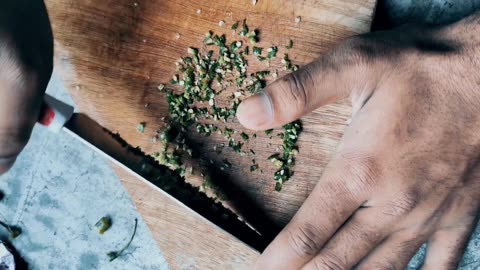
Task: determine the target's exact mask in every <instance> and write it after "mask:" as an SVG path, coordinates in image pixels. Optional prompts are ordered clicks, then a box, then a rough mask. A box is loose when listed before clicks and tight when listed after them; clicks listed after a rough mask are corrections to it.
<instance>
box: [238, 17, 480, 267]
mask: <svg viewBox="0 0 480 270" xmlns="http://www.w3.org/2000/svg"><path fill="white" fill-rule="evenodd" d="M479 34H480V16H479V15H474V16H471V17H469V18H466V19H464V20H462V21H459V22H457V23H455V24H452V25H449V26H444V27H413V26H411V27H404V28H401V29H398V30H395V31H389V32H375V33H370V34H366V35H361V36H357V37H353V38H350V39H348V40H346V41H344V42H343V43H341V44H340V45H339V46H338V47H336V48H335V49H333V50H332V51H330V52H328V53H326V54H324V55H322V56H321V57H320V58H319V59H318V60H317V61H315V62H313V63H311V64H309V65H307V66H306V67H304V68H303V69H300V70H299V71H297V72H295V73H293V74H290V75H288V76H286V77H284V78H282V79H279V80H278V81H276V82H274V83H272V84H271V85H270V86H268V87H267V88H266V89H265V90H264V91H263V93H261V94H258V95H256V96H253V97H250V98H249V99H246V100H245V101H244V102H242V104H241V105H240V107H239V109H238V113H237V116H238V119H239V121H240V122H241V123H242V124H243V125H244V126H245V127H247V128H250V129H255V130H260V129H269V128H273V127H278V126H281V125H283V124H286V123H288V122H291V121H293V120H295V119H298V118H300V117H301V116H303V115H305V114H307V113H309V112H311V111H313V110H315V109H316V108H318V107H320V106H322V105H325V104H328V103H332V102H334V101H337V100H339V99H343V98H347V97H350V98H351V100H352V105H353V113H352V119H351V123H350V125H349V126H348V127H347V128H346V130H345V133H344V136H343V138H342V140H341V142H340V144H339V146H338V149H337V152H336V153H335V156H334V157H333V159H332V160H331V161H330V163H329V165H328V166H327V168H326V169H325V171H324V173H323V176H322V177H321V179H320V180H319V183H318V184H317V186H316V187H315V189H314V190H313V191H312V193H311V194H310V196H309V197H308V198H307V200H306V201H305V203H304V204H303V206H302V207H301V208H300V210H299V211H298V212H297V214H296V215H295V216H294V218H293V219H292V221H291V222H290V223H289V224H288V225H287V226H286V227H285V229H284V230H283V231H282V232H281V233H280V234H279V235H278V236H277V237H276V239H275V240H274V241H273V242H272V243H271V244H270V246H269V247H268V248H267V249H266V250H265V251H264V253H263V255H262V256H261V257H260V259H259V260H258V262H257V264H256V267H255V269H261V270H269V269H275V270H282V269H288V270H295V269H304V270H307V269H312V270H313V269H315V270H319V269H351V268H356V269H403V268H404V267H405V266H406V264H407V263H408V262H409V260H410V259H411V257H412V256H413V255H414V254H415V252H416V251H417V250H418V248H419V247H420V246H421V245H422V244H423V243H425V242H428V249H427V255H426V259H425V262H424V265H423V269H456V267H457V264H458V262H459V260H460V258H461V255H462V252H463V249H464V247H465V245H466V243H467V242H468V240H469V236H470V234H471V232H472V230H473V228H474V226H475V225H476V222H477V221H478V216H479V204H480V164H479V155H480V89H479V87H480V35H479Z"/></svg>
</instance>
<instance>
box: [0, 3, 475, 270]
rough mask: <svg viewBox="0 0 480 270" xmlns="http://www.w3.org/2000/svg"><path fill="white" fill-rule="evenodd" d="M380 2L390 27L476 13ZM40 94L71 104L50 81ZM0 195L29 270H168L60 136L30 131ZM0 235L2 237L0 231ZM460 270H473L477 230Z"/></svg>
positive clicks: (109, 180)
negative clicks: (116, 253) (109, 222)
mask: <svg viewBox="0 0 480 270" xmlns="http://www.w3.org/2000/svg"><path fill="white" fill-rule="evenodd" d="M380 1H381V0H380ZM381 4H382V5H381V7H382V8H381V9H379V12H382V14H381V15H382V17H383V19H386V22H388V23H389V24H390V25H392V26H395V25H399V24H402V23H404V22H412V21H416V22H419V21H420V22H422V21H424V22H430V23H438V22H448V21H452V20H455V19H458V18H460V17H462V16H464V15H466V14H469V13H470V12H471V11H473V10H475V9H476V8H477V7H480V0H450V1H448V0H425V1H413V0H385V1H381ZM384 23H385V21H384ZM385 25H386V24H385ZM48 92H49V93H52V94H54V95H55V96H57V97H61V99H63V100H68V101H69V102H70V103H71V100H69V97H68V95H66V94H65V92H64V91H63V87H62V85H61V83H60V82H59V81H58V80H56V79H53V81H52V83H51V85H50V87H49V90H48ZM0 190H1V191H3V193H4V194H5V198H4V199H3V200H2V201H1V202H0V220H2V221H5V222H7V223H8V224H12V225H18V226H20V227H21V228H22V229H23V234H22V235H21V236H19V237H18V238H17V239H15V240H14V241H13V245H14V246H15V247H16V248H17V249H18V250H19V252H20V254H22V255H23V257H24V259H25V260H26V261H27V262H28V263H29V264H30V266H31V268H32V269H168V266H167V263H166V262H165V260H164V258H163V257H162V254H161V251H160V250H159V249H158V247H157V245H156V243H155V242H154V240H153V239H152V237H151V234H150V232H149V230H148V228H147V227H146V225H145V224H144V222H143V221H142V219H141V217H139V215H138V213H137V212H136V211H135V207H134V206H133V204H132V201H131V200H130V198H129V196H128V194H127V193H126V191H125V189H124V188H123V186H122V185H121V183H120V181H119V180H118V179H117V177H116V176H115V174H114V173H113V171H112V170H111V169H110V167H109V165H108V164H107V162H106V161H105V160H103V159H102V158H100V157H99V156H98V155H97V154H95V153H94V152H93V151H92V150H90V149H88V148H86V147H85V146H84V145H82V144H81V143H79V142H77V141H76V140H74V139H72V138H70V137H69V136H68V135H65V134H51V133H49V132H48V131H46V130H44V129H43V128H42V127H36V128H35V130H34V132H33V135H32V139H31V142H30V143H29V145H28V146H27V148H26V149H25V151H24V152H23V153H22V155H21V156H20V157H19V159H18V161H17V163H16V164H15V166H14V167H13V169H12V170H11V171H10V172H9V173H7V174H6V175H4V176H2V177H1V178H0ZM104 215H109V216H111V217H112V219H113V226H112V228H111V229H110V230H109V231H107V232H106V233H105V234H104V235H102V236H100V235H99V234H98V233H97V232H96V230H95V228H94V224H95V223H96V222H97V221H98V220H99V219H100V218H101V217H102V216H104ZM134 218H138V219H139V227H138V231H137V235H136V237H135V239H134V241H133V243H132V246H131V247H130V248H129V249H128V251H127V254H126V255H125V256H123V257H121V258H119V259H117V260H116V261H114V262H108V258H107V256H106V253H107V252H109V251H113V250H117V249H119V248H121V246H122V245H123V244H124V243H125V242H127V241H128V238H129V237H130V234H131V232H132V229H133V224H134ZM1 237H6V234H5V232H4V231H3V230H0V238H1ZM424 251H425V247H422V249H421V250H420V252H419V253H418V254H417V255H416V256H415V258H414V259H413V260H412V262H411V263H410V265H409V267H408V269H418V268H419V265H420V264H421V259H422V258H423V254H424ZM461 269H468V270H473V269H480V226H479V227H477V230H476V232H475V234H474V236H473V237H472V240H471V242H470V244H469V248H468V250H467V252H466V254H465V257H464V262H463V263H462V267H461Z"/></svg>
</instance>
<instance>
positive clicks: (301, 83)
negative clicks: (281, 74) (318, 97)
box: [281, 68, 313, 111]
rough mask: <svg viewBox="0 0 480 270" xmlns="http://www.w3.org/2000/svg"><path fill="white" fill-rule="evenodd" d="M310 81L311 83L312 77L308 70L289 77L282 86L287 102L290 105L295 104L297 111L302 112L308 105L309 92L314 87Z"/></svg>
mask: <svg viewBox="0 0 480 270" xmlns="http://www.w3.org/2000/svg"><path fill="white" fill-rule="evenodd" d="M309 81H311V75H310V71H308V68H305V69H303V70H301V71H298V72H294V73H291V74H289V75H287V76H286V77H285V78H284V79H283V81H282V82H283V83H282V84H281V90H282V92H283V93H284V94H285V95H282V96H284V97H285V98H286V100H285V102H286V103H289V104H290V103H292V102H293V103H294V106H296V109H298V110H301V111H302V110H303V109H304V108H305V107H306V105H307V101H308V97H307V94H308V92H307V91H308V89H309V87H310V86H312V85H313V82H309Z"/></svg>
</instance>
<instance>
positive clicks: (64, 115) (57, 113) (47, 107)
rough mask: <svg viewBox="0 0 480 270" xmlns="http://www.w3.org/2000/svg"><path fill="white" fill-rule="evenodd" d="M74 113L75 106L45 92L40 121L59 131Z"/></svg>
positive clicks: (50, 128)
mask: <svg viewBox="0 0 480 270" xmlns="http://www.w3.org/2000/svg"><path fill="white" fill-rule="evenodd" d="M72 115H73V107H72V106H70V105H68V104H66V103H64V102H62V101H60V100H58V99H56V98H54V97H52V96H50V95H48V94H45V98H44V100H43V104H42V108H41V110H40V117H39V118H38V123H39V124H41V125H43V126H45V127H47V128H48V129H49V130H51V131H53V132H54V133H58V132H59V131H60V130H62V128H63V127H64V126H65V124H66V123H67V122H68V120H70V118H71V117H72Z"/></svg>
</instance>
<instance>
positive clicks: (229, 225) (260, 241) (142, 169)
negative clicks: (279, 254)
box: [39, 97, 268, 251]
mask: <svg viewBox="0 0 480 270" xmlns="http://www.w3.org/2000/svg"><path fill="white" fill-rule="evenodd" d="M47 98H48V102H46V104H44V108H43V109H42V114H41V115H42V117H41V120H40V121H39V122H40V123H42V124H43V125H46V126H49V125H50V126H55V129H57V130H62V131H64V132H65V133H67V134H69V135H70V136H72V137H74V138H75V139H77V140H79V141H81V142H82V143H83V144H85V145H86V146H87V147H89V148H91V149H93V150H94V151H95V152H97V153H98V154H100V155H101V156H103V157H105V158H106V159H108V160H109V161H111V162H113V163H114V164H116V165H118V166H120V167H121V168H122V169H124V170H125V171H127V172H129V173H130V174H132V175H133V176H135V177H136V178H137V179H139V180H140V181H143V182H145V183H146V184H148V185H149V186H151V187H152V188H153V189H155V190H157V191H158V192H160V193H163V194H164V195H165V196H167V197H169V198H170V199H172V200H173V201H175V202H177V203H178V204H179V205H181V206H182V207H184V208H187V209H188V210H189V211H191V212H192V214H194V215H198V216H200V217H201V218H202V219H206V220H207V221H208V222H209V223H211V224H212V226H215V227H218V228H219V229H221V230H223V231H225V232H226V233H228V234H231V235H232V236H233V237H235V238H237V239H238V240H240V241H242V242H243V243H245V244H246V245H248V246H250V247H251V248H254V249H256V250H257V251H262V250H263V249H264V248H265V247H266V246H267V245H268V240H267V239H265V238H264V237H263V236H262V235H260V234H259V233H258V232H257V231H256V230H254V229H253V228H252V227H250V226H249V225H248V224H246V223H245V222H243V221H242V220H241V219H239V217H238V216H237V215H236V214H235V213H233V212H232V211H230V210H229V209H227V208H225V207H224V206H223V205H222V204H221V203H219V202H216V201H214V200H213V199H211V198H209V197H207V196H206V195H205V194H204V193H202V192H200V191H198V189H197V188H195V187H193V186H191V185H190V184H188V183H186V182H185V179H184V178H183V177H181V176H180V175H179V174H178V173H176V172H174V171H172V170H170V169H169V168H167V167H165V166H163V165H160V164H158V163H157V162H156V161H155V160H154V159H153V158H152V157H150V156H148V155H146V154H145V153H143V152H141V151H140V150H139V149H138V148H134V147H132V146H130V145H128V144H127V143H126V142H125V141H124V140H123V139H121V137H120V136H119V135H118V134H114V133H112V132H110V131H109V130H107V129H105V128H104V127H102V126H101V125H99V124H98V123H97V122H96V121H94V120H93V119H91V118H90V117H88V116H87V115H85V114H78V113H75V114H72V113H63V112H62V111H65V109H67V111H68V109H69V108H64V109H63V110H62V108H61V107H62V105H65V104H61V102H59V101H58V100H55V99H54V98H52V97H47ZM46 101H47V99H46ZM69 115H71V117H70V116H69ZM57 116H61V117H57ZM62 117H63V119H62V121H63V123H60V124H59V123H55V121H56V119H55V118H59V119H61V118H62ZM59 126H60V128H58V127H59Z"/></svg>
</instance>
